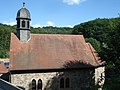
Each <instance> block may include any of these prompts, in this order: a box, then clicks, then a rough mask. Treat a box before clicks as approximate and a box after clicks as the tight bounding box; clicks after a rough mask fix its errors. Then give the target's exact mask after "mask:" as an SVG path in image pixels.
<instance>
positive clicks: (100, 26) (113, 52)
mask: <svg viewBox="0 0 120 90" xmlns="http://www.w3.org/2000/svg"><path fill="white" fill-rule="evenodd" d="M11 32H14V33H15V32H16V26H8V25H3V24H0V58H5V57H9V49H10V33H11ZM31 33H36V34H37V33H39V34H83V35H84V37H85V39H86V41H87V42H89V43H91V44H92V46H93V47H94V48H95V49H96V51H97V52H98V53H99V55H100V57H101V58H102V59H103V60H105V61H106V62H107V65H106V83H105V86H104V88H105V89H104V90H113V89H119V88H120V18H111V19H108V18H103V19H100V18H98V19H95V20H91V21H88V22H84V23H81V24H79V25H76V26H74V27H73V28H68V27H52V26H49V27H42V28H40V27H39V28H33V27H31Z"/></svg>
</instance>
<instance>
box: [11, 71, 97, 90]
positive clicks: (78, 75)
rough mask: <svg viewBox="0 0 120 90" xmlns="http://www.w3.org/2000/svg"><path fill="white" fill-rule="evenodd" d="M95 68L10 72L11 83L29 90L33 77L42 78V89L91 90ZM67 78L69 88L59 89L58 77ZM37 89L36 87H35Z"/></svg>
mask: <svg viewBox="0 0 120 90" xmlns="http://www.w3.org/2000/svg"><path fill="white" fill-rule="evenodd" d="M94 74H95V70H88V69H87V70H86V69H85V70H84V69H83V70H78V69H77V70H68V71H67V70H66V71H64V72H42V73H40V72H39V73H25V74H12V75H11V83H13V84H15V85H17V86H19V87H22V88H25V90H31V88H32V87H31V82H32V80H33V79H35V80H36V83H38V80H39V79H41V80H42V90H92V86H93V85H94V84H95V78H94ZM61 78H64V80H65V79H66V78H69V80H70V88H64V89H60V79H61ZM36 90H37V89H36Z"/></svg>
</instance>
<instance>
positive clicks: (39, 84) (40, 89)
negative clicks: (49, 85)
mask: <svg viewBox="0 0 120 90" xmlns="http://www.w3.org/2000/svg"><path fill="white" fill-rule="evenodd" d="M38 90H42V80H41V79H39V80H38Z"/></svg>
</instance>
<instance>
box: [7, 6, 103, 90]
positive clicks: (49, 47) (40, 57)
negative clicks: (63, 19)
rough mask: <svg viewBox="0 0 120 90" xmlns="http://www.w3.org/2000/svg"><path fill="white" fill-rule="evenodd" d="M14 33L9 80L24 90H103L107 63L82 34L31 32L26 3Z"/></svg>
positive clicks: (20, 12) (11, 43) (20, 11)
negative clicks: (95, 89)
mask: <svg viewBox="0 0 120 90" xmlns="http://www.w3.org/2000/svg"><path fill="white" fill-rule="evenodd" d="M16 20H17V29H16V30H17V33H16V34H14V33H11V41H10V66H9V68H10V73H11V74H10V80H11V81H10V82H11V83H12V84H14V85H16V86H18V87H19V88H21V89H23V90H94V89H93V88H96V86H97V85H99V88H98V89H97V90H102V85H103V84H104V81H105V77H104V76H105V63H104V62H103V61H102V60H100V57H98V54H97V53H96V51H95V49H94V48H93V47H92V46H91V44H90V43H86V42H85V39H84V37H83V35H62V34H31V33H30V21H31V17H30V12H29V10H28V9H26V7H25V4H23V7H22V8H21V9H20V10H19V11H18V12H17V17H16Z"/></svg>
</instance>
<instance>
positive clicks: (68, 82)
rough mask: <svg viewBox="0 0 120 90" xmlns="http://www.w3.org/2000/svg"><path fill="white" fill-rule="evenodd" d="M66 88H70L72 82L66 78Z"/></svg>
mask: <svg viewBox="0 0 120 90" xmlns="http://www.w3.org/2000/svg"><path fill="white" fill-rule="evenodd" d="M65 87H66V88H69V87H70V80H69V78H66V80H65Z"/></svg>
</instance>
